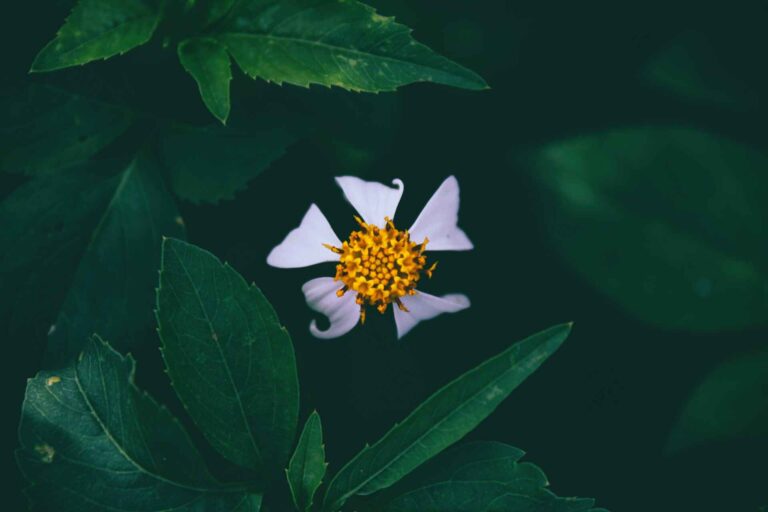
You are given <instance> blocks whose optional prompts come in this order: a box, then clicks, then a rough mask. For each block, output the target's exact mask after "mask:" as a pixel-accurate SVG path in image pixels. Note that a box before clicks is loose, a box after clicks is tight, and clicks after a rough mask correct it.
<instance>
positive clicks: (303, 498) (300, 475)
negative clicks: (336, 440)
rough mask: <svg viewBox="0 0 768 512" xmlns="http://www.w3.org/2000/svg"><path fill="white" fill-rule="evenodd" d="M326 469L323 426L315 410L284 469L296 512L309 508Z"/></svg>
mask: <svg viewBox="0 0 768 512" xmlns="http://www.w3.org/2000/svg"><path fill="white" fill-rule="evenodd" d="M327 466H328V464H327V463H326V462H325V445H323V427H322V424H321V423H320V415H319V414H318V413H317V411H315V412H313V413H312V414H311V415H310V416H309V418H307V423H306V424H305V425H304V430H303V431H302V432H301V437H299V443H298V444H297V445H296V450H295V451H294V452H293V456H292V457H291V461H290V463H289V464H288V469H286V470H285V473H286V476H287V477H288V486H289V488H290V489H291V497H292V498H293V503H294V505H296V508H297V509H298V510H299V511H302V512H303V511H307V510H309V509H310V508H311V507H312V501H313V499H314V496H315V492H316V491H317V488H318V487H320V484H321V483H322V481H323V477H324V476H325V470H326V468H327Z"/></svg>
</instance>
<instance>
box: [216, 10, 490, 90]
mask: <svg viewBox="0 0 768 512" xmlns="http://www.w3.org/2000/svg"><path fill="white" fill-rule="evenodd" d="M216 37H218V39H219V40H220V41H221V42H222V43H223V44H224V45H225V46H226V47H227V49H228V50H229V53H230V54H231V55H232V57H234V59H235V61H236V62H237V63H238V65H239V66H240V67H241V68H242V69H243V71H244V72H245V73H247V74H248V75H249V76H251V77H253V78H257V77H258V78H262V79H264V80H267V81H270V82H275V83H277V84H282V83H290V84H294V85H299V86H304V87H307V86H309V85H310V84H320V85H325V86H329V87H330V86H338V87H342V88H344V89H348V90H352V91H367V92H378V91H392V90H395V89H396V88H398V87H400V86H402V85H406V84H410V83H413V82H435V83H440V84H444V85H450V86H454V87H461V88H465V89H485V88H487V85H486V83H485V81H483V79H482V78H480V77H479V76H478V75H477V74H475V73H473V72H472V71H470V70H468V69H466V68H463V67H461V66H459V65H458V64H456V63H454V62H451V61H450V60H448V59H446V58H445V57H441V56H440V55H437V54H436V53H434V52H433V51H432V50H430V49H429V48H427V47H426V46H424V45H423V44H420V43H417V42H416V41H414V40H413V38H412V37H411V31H410V29H408V28H407V27H405V26H403V25H400V24H398V23H395V21H394V19H393V18H387V17H384V16H380V15H379V14H377V13H376V11H375V10H374V9H372V8H371V7H368V6H367V5H365V4H362V3H360V2H356V1H354V0H343V1H339V0H245V1H242V2H239V3H238V4H236V6H235V7H234V8H233V9H232V11H230V12H229V14H228V15H227V16H226V17H225V18H224V19H223V20H222V21H221V22H220V23H219V24H218V25H217V34H216Z"/></svg>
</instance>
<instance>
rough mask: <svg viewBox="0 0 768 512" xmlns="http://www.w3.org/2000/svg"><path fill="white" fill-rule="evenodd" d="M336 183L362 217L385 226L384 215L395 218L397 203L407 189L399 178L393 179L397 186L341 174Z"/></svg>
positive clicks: (374, 223) (366, 220)
mask: <svg viewBox="0 0 768 512" xmlns="http://www.w3.org/2000/svg"><path fill="white" fill-rule="evenodd" d="M336 183H338V185H339V186H340V187H341V190H342V191H343V192H344V197H346V198H347V201H349V203H350V204H351V205H352V206H353V207H354V208H355V210H357V213H359V214H360V217H362V218H363V220H364V221H365V222H367V223H368V224H373V225H375V226H379V227H380V228H383V227H384V226H385V225H386V222H385V221H384V217H389V218H390V219H394V218H395V211H396V210H397V205H398V204H399V203H400V198H401V197H402V195H403V190H404V189H405V187H404V185H403V182H402V181H401V180H399V179H394V180H392V184H393V185H394V186H395V188H392V187H388V186H387V185H384V184H383V183H378V182H376V181H365V180H361V179H360V178H356V177H354V176H339V177H337V178H336Z"/></svg>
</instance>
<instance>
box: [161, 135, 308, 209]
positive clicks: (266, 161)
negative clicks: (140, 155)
mask: <svg viewBox="0 0 768 512" xmlns="http://www.w3.org/2000/svg"><path fill="white" fill-rule="evenodd" d="M296 139H297V135H296V134H295V133H292V132H290V131H288V130H286V129H285V128H282V127H280V126H275V125H270V126H258V127H255V128H254V129H249V130H241V129H236V128H224V127H222V126H206V127H195V126H184V125H174V126H171V127H169V128H168V130H167V131H166V132H165V133H164V134H163V136H162V138H161V140H160V153H161V155H162V158H163V162H164V164H165V166H166V167H167V169H168V171H169V172H168V174H169V177H170V184H171V187H172V188H173V191H174V192H175V193H176V195H178V196H179V197H181V198H183V199H186V200H188V201H192V202H193V203H200V202H206V203H217V202H219V201H221V200H225V199H233V198H234V197H235V194H236V193H237V192H238V191H240V190H243V189H245V188H246V187H247V186H248V182H249V181H250V180H252V179H253V178H255V177H256V176H258V175H259V174H261V173H262V172H264V171H265V170H266V169H267V168H268V167H269V166H270V165H271V164H272V163H273V162H274V161H276V160H278V159H279V158H281V157H282V156H283V155H284V154H285V151H286V149H287V148H288V146H290V145H291V144H292V143H294V142H295V141H296Z"/></svg>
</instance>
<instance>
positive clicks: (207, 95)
mask: <svg viewBox="0 0 768 512" xmlns="http://www.w3.org/2000/svg"><path fill="white" fill-rule="evenodd" d="M178 51H179V60H180V61H181V65H182V66H184V69H186V70H187V72H188V73H189V74H190V75H192V78H194V79H195V82H197V87H198V89H199V90H200V96H202V98H203V102H204V103H205V106H206V107H208V110H210V111H211V114H213V115H214V116H216V118H217V119H218V120H219V121H221V122H222V123H223V124H226V123H227V117H229V106H230V105H229V82H230V80H232V69H231V66H230V63H229V55H228V54H227V50H226V48H224V47H223V46H222V45H221V44H219V43H218V42H216V40H214V39H210V38H195V39H187V40H185V41H182V42H181V43H180V44H179V48H178Z"/></svg>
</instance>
